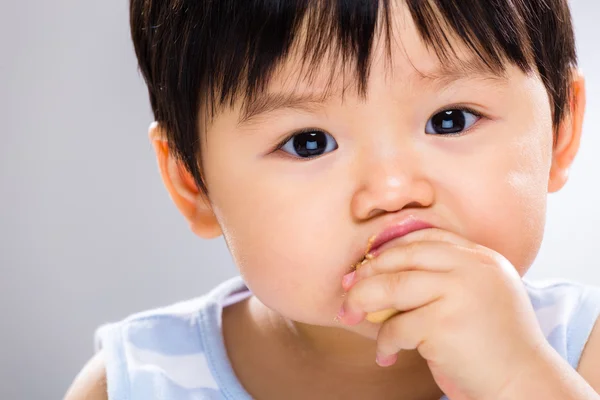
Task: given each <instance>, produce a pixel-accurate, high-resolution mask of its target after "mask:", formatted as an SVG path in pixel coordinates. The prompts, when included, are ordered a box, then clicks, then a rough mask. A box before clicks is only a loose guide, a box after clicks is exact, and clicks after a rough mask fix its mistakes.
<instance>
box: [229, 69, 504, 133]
mask: <svg viewBox="0 0 600 400" xmlns="http://www.w3.org/2000/svg"><path fill="white" fill-rule="evenodd" d="M415 70H416V71H417V72H416V73H415V78H414V79H415V80H416V81H417V82H418V83H420V84H421V85H425V86H430V87H433V88H435V89H437V90H443V89H445V88H447V87H448V86H450V85H452V84H454V83H456V82H459V81H464V80H480V81H485V82H489V83H491V84H492V85H502V84H505V83H506V82H507V81H508V77H507V76H506V75H505V74H504V73H497V72H494V71H492V70H491V69H490V68H489V67H488V66H486V65H484V64H483V63H482V62H469V63H461V64H457V65H450V66H443V67H441V68H439V69H437V70H436V71H433V72H431V73H423V72H420V71H418V70H417V69H416V68H415ZM334 95H335V93H295V92H290V93H285V92H277V93H269V92H267V93H263V94H259V95H258V96H257V97H256V98H255V99H253V100H252V101H249V102H248V104H247V105H246V106H245V107H244V108H243V111H242V114H241V115H240V118H239V120H238V126H241V125H246V124H249V123H250V122H251V121H252V120H254V119H255V118H256V117H258V116H259V115H263V114H268V113H271V112H274V111H278V110H284V109H292V110H298V111H303V112H307V113H315V112H318V111H320V110H322V109H323V108H324V107H325V104H326V103H327V101H328V100H329V99H331V98H332V97H334Z"/></svg>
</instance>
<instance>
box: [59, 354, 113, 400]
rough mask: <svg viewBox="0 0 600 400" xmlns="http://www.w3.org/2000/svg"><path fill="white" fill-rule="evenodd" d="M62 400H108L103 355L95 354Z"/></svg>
mask: <svg viewBox="0 0 600 400" xmlns="http://www.w3.org/2000/svg"><path fill="white" fill-rule="evenodd" d="M64 400H108V395H107V392H106V369H105V367H104V355H103V353H102V352H99V353H97V354H96V355H95V356H94V357H92V358H91V359H90V361H88V363H87V364H86V365H85V367H83V369H82V370H81V372H80V373H79V375H77V377H76V378H75V381H74V382H73V383H72V384H71V387H70V388H69V390H68V391H67V394H66V395H65V398H64Z"/></svg>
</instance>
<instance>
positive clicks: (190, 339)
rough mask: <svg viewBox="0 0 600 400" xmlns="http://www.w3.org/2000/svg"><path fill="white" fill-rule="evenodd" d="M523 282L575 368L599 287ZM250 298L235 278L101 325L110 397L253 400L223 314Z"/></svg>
mask: <svg viewBox="0 0 600 400" xmlns="http://www.w3.org/2000/svg"><path fill="white" fill-rule="evenodd" d="M523 282H524V283H525V287H526V289H527V292H528V294H529V297H530V299H531V302H532V305H533V307H534V309H535V312H536V315H537V318H538V321H539V324H540V326H541V328H542V331H543V332H544V335H545V336H546V338H547V340H548V342H549V343H550V344H551V345H552V347H553V348H554V349H555V350H556V351H557V352H558V353H559V354H560V355H561V356H562V357H563V358H564V359H565V360H567V361H568V362H569V364H570V365H571V366H572V367H573V368H575V369H576V368H577V365H578V364H579V358H580V357H581V353H582V351H583V348H584V346H585V344H586V342H587V340H588V337H589V335H590V333H591V330H592V328H593V326H594V323H595V321H596V320H597V318H598V316H599V314H600V288H598V287H592V286H584V285H581V284H577V283H574V282H569V281H546V282H538V283H533V282H530V281H528V280H526V279H524V280H523ZM250 295H251V293H250V292H249V290H248V289H247V288H246V286H245V284H244V282H243V281H242V279H241V278H239V277H236V278H233V279H231V280H228V281H226V282H224V283H222V284H221V285H219V286H217V287H216V288H215V289H213V290H212V291H211V292H210V293H208V294H206V295H205V296H202V297H200V298H196V299H193V300H189V301H185V302H181V303H177V304H174V305H172V306H169V307H164V308H160V309H155V310H150V311H146V312H142V313H138V314H135V315H132V316H130V317H128V318H126V319H125V320H123V321H121V322H117V323H112V324H106V325H103V326H101V327H100V328H99V329H98V330H97V332H96V349H97V350H99V349H103V351H104V353H105V362H106V376H107V386H108V398H109V399H110V400H154V399H156V400H224V399H227V400H251V399H252V398H251V396H250V395H249V394H248V393H247V392H246V391H245V389H244V387H243V386H242V385H241V383H240V382H239V381H238V380H237V378H236V376H235V374H234V372H233V369H232V367H231V364H230V363H229V360H228V358H227V353H226V350H225V345H224V342H223V336H222V334H221V312H222V310H223V308H224V307H227V306H228V305H231V304H234V303H236V302H238V301H241V300H243V299H245V298H247V297H249V296H250ZM442 400H447V398H446V397H445V396H444V397H443V398H442Z"/></svg>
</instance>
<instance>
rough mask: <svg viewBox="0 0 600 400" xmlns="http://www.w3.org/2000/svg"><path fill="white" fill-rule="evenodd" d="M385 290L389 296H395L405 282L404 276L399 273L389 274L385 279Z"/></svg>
mask: <svg viewBox="0 0 600 400" xmlns="http://www.w3.org/2000/svg"><path fill="white" fill-rule="evenodd" d="M386 282H387V284H386V290H387V293H388V295H389V296H391V297H393V296H396V295H397V294H398V293H399V292H400V291H401V290H402V286H403V285H404V282H405V277H404V276H403V274H401V273H395V274H390V275H389V276H388V279H386Z"/></svg>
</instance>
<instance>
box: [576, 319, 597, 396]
mask: <svg viewBox="0 0 600 400" xmlns="http://www.w3.org/2000/svg"><path fill="white" fill-rule="evenodd" d="M577 371H578V372H579V374H580V375H581V376H582V377H583V379H585V380H586V382H587V383H589V384H590V386H591V387H593V388H594V390H595V391H596V392H597V393H600V319H598V321H596V324H595V326H594V328H593V329H592V333H590V337H589V339H588V342H587V344H586V345H585V348H584V349H583V353H582V355H581V359H580V361H579V366H578V367H577Z"/></svg>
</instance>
